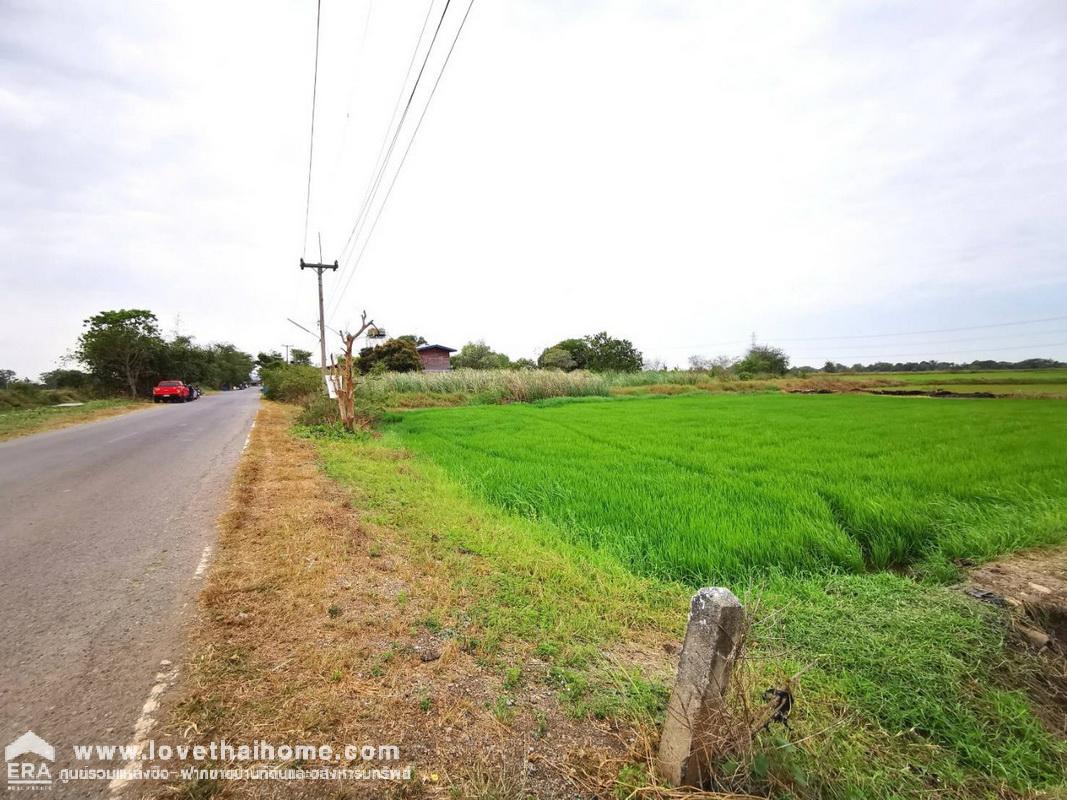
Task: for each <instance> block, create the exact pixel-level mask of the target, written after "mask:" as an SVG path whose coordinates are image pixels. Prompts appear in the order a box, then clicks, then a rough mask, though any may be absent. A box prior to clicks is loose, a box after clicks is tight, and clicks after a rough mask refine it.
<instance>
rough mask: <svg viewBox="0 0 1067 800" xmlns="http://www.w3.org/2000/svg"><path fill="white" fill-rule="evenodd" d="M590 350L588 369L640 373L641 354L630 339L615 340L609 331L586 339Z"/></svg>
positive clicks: (587, 362) (642, 361) (642, 360)
mask: <svg viewBox="0 0 1067 800" xmlns="http://www.w3.org/2000/svg"><path fill="white" fill-rule="evenodd" d="M585 342H586V346H587V347H588V348H589V357H588V359H587V361H586V364H585V366H586V369H590V370H593V371H594V372H639V371H640V370H641V366H642V364H643V363H644V359H642V357H641V352H640V351H639V350H638V349H637V348H636V347H634V346H633V344H632V343H631V342H630V341H629V340H628V339H614V338H612V337H611V336H608V334H607V331H601V332H600V333H596V334H593V335H592V336H587V337H585Z"/></svg>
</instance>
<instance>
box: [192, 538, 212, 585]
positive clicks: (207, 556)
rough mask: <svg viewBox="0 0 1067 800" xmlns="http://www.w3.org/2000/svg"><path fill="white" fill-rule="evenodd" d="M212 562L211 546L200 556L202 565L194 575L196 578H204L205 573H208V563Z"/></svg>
mask: <svg viewBox="0 0 1067 800" xmlns="http://www.w3.org/2000/svg"><path fill="white" fill-rule="evenodd" d="M210 561H211V545H206V546H205V547H204V552H203V553H202V554H201V556H200V563H199V564H197V565H196V572H194V573H193V577H194V578H203V577H204V573H205V572H207V566H208V563H209V562H210Z"/></svg>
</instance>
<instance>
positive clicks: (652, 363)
mask: <svg viewBox="0 0 1067 800" xmlns="http://www.w3.org/2000/svg"><path fill="white" fill-rule="evenodd" d="M641 369H643V370H644V371H645V372H664V371H665V370H666V369H667V362H666V361H664V360H663V359H662V358H646V359H645V360H644V363H642V364H641Z"/></svg>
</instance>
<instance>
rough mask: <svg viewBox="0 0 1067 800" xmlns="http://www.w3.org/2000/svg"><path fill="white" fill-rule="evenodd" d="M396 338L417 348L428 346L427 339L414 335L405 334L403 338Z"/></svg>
mask: <svg viewBox="0 0 1067 800" xmlns="http://www.w3.org/2000/svg"><path fill="white" fill-rule="evenodd" d="M396 338H397V339H404V340H405V341H408V342H411V343H412V344H413V345H415V346H416V347H422V346H423V345H424V344H428V342H427V341H426V339H425V338H423V337H422V336H419V335H417V334H414V333H405V334H404V335H403V336H397V337H396Z"/></svg>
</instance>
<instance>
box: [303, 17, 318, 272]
mask: <svg viewBox="0 0 1067 800" xmlns="http://www.w3.org/2000/svg"><path fill="white" fill-rule="evenodd" d="M321 22H322V0H318V5H317V8H316V11H315V73H314V76H313V78H312V80H311V135H310V136H309V137H308V191H307V206H306V207H305V209H304V245H303V248H302V249H301V250H300V254H301V255H305V254H306V253H307V248H308V222H309V220H310V219H311V167H312V164H313V163H314V160H315V101H316V99H317V95H318V91H319V27H320V23H321Z"/></svg>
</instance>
